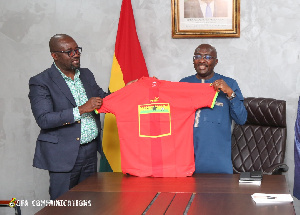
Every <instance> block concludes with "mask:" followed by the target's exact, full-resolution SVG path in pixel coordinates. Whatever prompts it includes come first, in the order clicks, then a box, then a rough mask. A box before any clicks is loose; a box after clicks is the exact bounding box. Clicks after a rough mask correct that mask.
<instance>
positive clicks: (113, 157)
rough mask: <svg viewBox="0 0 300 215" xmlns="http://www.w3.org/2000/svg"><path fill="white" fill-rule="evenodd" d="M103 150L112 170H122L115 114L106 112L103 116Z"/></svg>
mask: <svg viewBox="0 0 300 215" xmlns="http://www.w3.org/2000/svg"><path fill="white" fill-rule="evenodd" d="M103 130H105V132H103V140H102V144H103V152H104V154H105V156H106V158H107V161H108V162H109V165H110V167H111V169H112V170H113V172H122V170H121V153H120V141H119V135H117V134H118V127H117V121H116V117H115V115H113V114H111V113H106V114H105V118H104V128H103Z"/></svg>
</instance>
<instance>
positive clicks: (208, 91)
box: [178, 82, 218, 109]
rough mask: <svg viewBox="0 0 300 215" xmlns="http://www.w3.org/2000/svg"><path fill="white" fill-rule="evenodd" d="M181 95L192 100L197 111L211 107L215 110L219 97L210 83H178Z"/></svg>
mask: <svg viewBox="0 0 300 215" xmlns="http://www.w3.org/2000/svg"><path fill="white" fill-rule="evenodd" d="M178 84H180V85H179V89H180V93H183V94H185V96H188V97H190V98H191V101H192V106H193V107H194V108H195V109H198V108H203V107H209V108H213V107H214V105H215V102H216V99H217V97H218V92H217V91H215V89H214V88H213V86H211V84H210V83H187V82H178Z"/></svg>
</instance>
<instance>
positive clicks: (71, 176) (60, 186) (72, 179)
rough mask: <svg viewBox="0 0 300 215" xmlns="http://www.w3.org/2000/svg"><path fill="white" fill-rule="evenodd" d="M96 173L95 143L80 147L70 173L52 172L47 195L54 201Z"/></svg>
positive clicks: (94, 141)
mask: <svg viewBox="0 0 300 215" xmlns="http://www.w3.org/2000/svg"><path fill="white" fill-rule="evenodd" d="M96 171H97V141H96V140H93V141H92V142H90V143H86V144H83V145H80V147H79V151H78V156H77V159H76V162H75V165H74V167H73V169H72V170H71V171H70V172H52V171H49V175H50V187H49V194H50V199H51V200H54V199H56V198H58V197H59V196H61V195H62V194H63V193H65V192H67V191H68V190H69V189H71V188H73V187H74V186H76V185H77V184H79V183H80V182H81V181H83V180H84V179H86V178H88V177H89V176H90V175H92V174H93V173H95V172H96Z"/></svg>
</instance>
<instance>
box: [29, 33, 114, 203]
mask: <svg viewBox="0 0 300 215" xmlns="http://www.w3.org/2000/svg"><path fill="white" fill-rule="evenodd" d="M49 47H50V52H51V56H52V58H53V60H54V63H53V65H52V66H51V68H48V69H46V70H45V71H43V72H42V73H40V74H38V75H36V76H34V77H32V78H30V80H29V89H30V92H29V95H28V96H29V99H30V103H31V109H32V113H33V115H34V117H35V120H36V122H37V124H38V126H39V127H40V129H41V130H40V134H39V136H38V138H37V141H36V148H35V154H34V159H33V166H34V167H37V168H40V169H45V170H48V171H49V175H50V189H49V193H50V198H51V199H56V198H57V197H59V196H60V195H61V194H63V193H64V192H66V191H68V190H69V189H71V188H72V187H74V186H75V185H77V184H78V183H79V182H81V181H83V180H84V179H86V178H87V177H89V176H90V175H91V174H93V173H95V172H96V170H97V150H98V151H99V152H101V151H102V149H101V141H100V131H101V125H100V118H99V115H98V116H97V115H96V114H95V113H94V109H96V108H100V107H101V105H102V98H104V97H105V96H107V95H108V93H106V92H104V91H103V90H102V89H101V88H100V87H99V86H98V85H97V83H96V81H95V78H94V75H93V74H92V72H91V71H90V70H89V69H83V68H80V54H81V50H82V48H81V47H78V45H77V43H76V42H75V40H74V39H73V38H72V37H70V36H68V35H66V34H57V35H54V36H53V37H52V38H51V39H50V41H49Z"/></svg>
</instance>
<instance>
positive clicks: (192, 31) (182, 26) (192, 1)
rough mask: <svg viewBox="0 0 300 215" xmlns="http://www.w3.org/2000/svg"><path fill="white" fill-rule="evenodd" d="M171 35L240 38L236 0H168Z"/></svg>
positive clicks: (238, 6)
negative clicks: (170, 9)
mask: <svg viewBox="0 0 300 215" xmlns="http://www.w3.org/2000/svg"><path fill="white" fill-rule="evenodd" d="M171 3H172V37H173V38H197V37H240V0H171Z"/></svg>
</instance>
